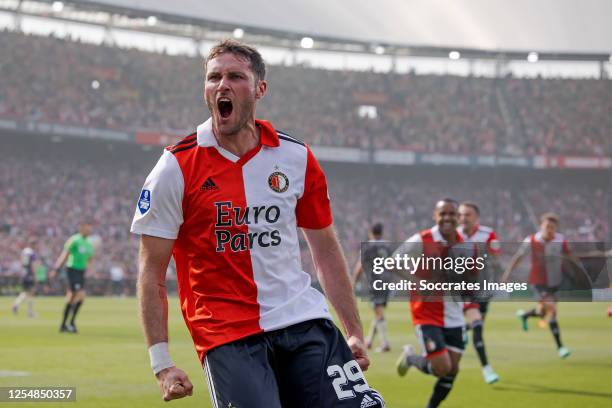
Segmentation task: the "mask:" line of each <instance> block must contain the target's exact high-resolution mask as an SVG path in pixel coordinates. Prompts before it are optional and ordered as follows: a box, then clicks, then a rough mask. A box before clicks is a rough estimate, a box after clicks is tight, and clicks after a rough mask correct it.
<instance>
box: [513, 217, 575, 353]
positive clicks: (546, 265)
mask: <svg viewBox="0 0 612 408" xmlns="http://www.w3.org/2000/svg"><path fill="white" fill-rule="evenodd" d="M558 228H559V217H558V216H557V215H556V214H554V213H545V214H543V215H542V216H541V217H540V230H539V231H538V232H537V233H535V234H531V235H529V236H528V237H526V238H525V239H524V240H523V243H522V244H521V246H520V248H519V249H518V251H517V252H516V254H514V257H513V258H512V260H511V261H510V264H509V266H508V268H507V269H506V272H505V273H504V276H503V277H502V279H501V281H502V282H507V281H508V279H509V278H510V275H511V274H512V272H513V271H514V270H515V269H516V267H517V266H518V265H519V263H520V262H521V261H522V260H523V259H524V258H525V257H527V256H530V261H531V267H530V270H529V283H530V284H532V285H533V288H534V290H535V292H536V293H537V298H538V304H537V306H536V307H535V308H534V309H532V310H529V311H523V310H519V311H518V312H517V317H518V318H519V320H520V321H521V326H522V328H523V330H524V331H528V330H529V325H528V323H527V320H528V319H529V318H530V317H539V318H542V319H543V318H547V319H548V325H549V327H550V331H551V332H552V335H553V337H554V339H555V343H556V345H557V349H558V352H559V357H561V358H566V357H567V356H569V355H570V350H569V349H568V348H567V347H564V346H563V343H562V342H561V333H560V330H559V324H558V323H557V298H556V292H557V290H558V289H559V285H561V281H562V278H563V271H562V261H563V259H564V258H566V259H569V260H572V261H573V262H575V263H576V264H578V260H577V259H574V257H572V255H571V251H570V248H569V244H568V242H567V240H566V239H565V237H564V236H563V235H562V234H560V233H559V232H557V229H558Z"/></svg>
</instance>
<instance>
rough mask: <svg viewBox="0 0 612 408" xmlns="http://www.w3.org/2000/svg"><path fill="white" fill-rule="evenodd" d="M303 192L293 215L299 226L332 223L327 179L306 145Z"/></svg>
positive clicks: (322, 226)
mask: <svg viewBox="0 0 612 408" xmlns="http://www.w3.org/2000/svg"><path fill="white" fill-rule="evenodd" d="M306 149H307V154H308V157H307V160H306V174H305V176H304V192H303V194H302V196H301V197H300V198H298V200H297V205H296V207H295V215H296V219H297V225H298V227H301V228H309V229H322V228H325V227H328V226H329V225H331V223H332V213H331V206H330V203H329V194H328V193H327V180H326V179H325V174H324V173H323V170H322V169H321V166H320V165H319V162H317V159H315V157H314V154H312V151H311V150H310V148H309V147H308V146H306Z"/></svg>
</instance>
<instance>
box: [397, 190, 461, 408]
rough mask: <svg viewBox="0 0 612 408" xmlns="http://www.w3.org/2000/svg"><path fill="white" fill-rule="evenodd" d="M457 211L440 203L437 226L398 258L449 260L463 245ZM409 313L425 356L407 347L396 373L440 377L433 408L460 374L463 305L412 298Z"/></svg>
mask: <svg viewBox="0 0 612 408" xmlns="http://www.w3.org/2000/svg"><path fill="white" fill-rule="evenodd" d="M457 210H458V203H457V202H456V201H454V200H452V199H448V198H446V199H443V200H440V201H439V202H438V203H437V204H436V206H435V209H434V213H433V219H434V221H435V223H436V225H435V226H434V227H432V228H430V229H427V230H423V231H421V232H419V233H417V234H414V235H413V236H412V237H410V238H409V239H408V240H407V241H406V242H404V243H403V244H402V245H401V246H400V248H399V249H398V250H397V251H396V252H395V254H396V255H398V254H399V255H403V254H407V255H409V256H411V257H421V256H422V257H423V258H427V257H429V258H433V257H442V258H445V257H447V256H449V250H450V249H451V248H452V247H453V246H454V245H456V244H458V243H461V242H463V240H462V238H461V235H459V233H458V232H457V230H456V229H457ZM428 272H430V271H424V270H419V271H416V273H415V275H416V276H423V277H425V276H426V275H427V273H428ZM410 310H411V312H412V324H413V325H414V326H415V328H416V334H417V337H418V339H419V344H420V348H421V352H422V353H423V355H417V354H416V353H415V350H414V348H413V347H412V346H411V345H406V346H404V351H403V352H402V354H401V355H400V357H399V359H398V361H397V371H398V374H399V375H400V376H404V375H405V374H406V372H407V371H408V369H409V368H410V367H411V366H415V367H416V368H418V369H419V370H420V371H422V372H423V373H425V374H430V375H434V376H436V377H438V381H437V382H436V384H435V386H434V389H433V393H432V395H431V398H430V400H429V403H428V405H427V407H428V408H434V407H437V406H439V405H440V403H441V402H442V401H443V400H444V399H445V398H446V396H447V395H448V394H449V393H450V391H451V389H452V387H453V382H454V381H455V377H456V376H457V373H458V372H459V361H460V360H461V355H462V353H463V349H464V347H465V344H464V341H463V331H464V326H465V320H464V319H463V302H461V301H455V300H452V299H447V298H444V299H440V300H435V299H434V300H422V299H421V298H419V296H418V295H415V294H411V298H410Z"/></svg>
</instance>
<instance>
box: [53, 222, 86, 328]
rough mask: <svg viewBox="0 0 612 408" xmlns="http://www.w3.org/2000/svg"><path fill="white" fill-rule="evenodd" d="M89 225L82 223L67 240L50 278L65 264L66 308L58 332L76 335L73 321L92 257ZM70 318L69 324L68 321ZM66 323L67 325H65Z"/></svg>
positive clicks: (83, 295) (77, 310)
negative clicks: (66, 279)
mask: <svg viewBox="0 0 612 408" xmlns="http://www.w3.org/2000/svg"><path fill="white" fill-rule="evenodd" d="M90 234H91V224H90V223H88V222H82V223H81V224H80V225H79V232H78V233H76V234H74V235H73V236H71V237H70V238H68V240H67V241H66V243H65V244H64V250H63V251H62V253H61V254H60V256H59V257H58V258H57V260H56V261H55V264H54V266H53V268H52V269H51V274H50V277H51V278H53V277H54V276H56V275H57V273H58V271H59V269H60V268H61V267H62V266H64V264H66V274H67V275H68V288H67V289H66V306H64V314H63V318H62V324H61V325H60V332H61V333H63V332H68V333H77V332H78V330H77V328H76V324H75V319H76V316H77V313H78V312H79V310H80V309H81V306H82V305H83V301H84V300H85V271H86V269H87V266H88V265H89V263H90V262H91V259H92V257H93V255H94V248H93V245H92V244H91V242H90V241H89V235H90ZM69 318H70V322H68V319H69ZM67 323H68V324H67Z"/></svg>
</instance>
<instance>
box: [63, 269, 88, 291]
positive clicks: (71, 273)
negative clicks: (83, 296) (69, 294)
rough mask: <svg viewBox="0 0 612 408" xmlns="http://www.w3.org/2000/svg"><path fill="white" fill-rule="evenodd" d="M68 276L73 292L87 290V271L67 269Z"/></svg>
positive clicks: (69, 285)
mask: <svg viewBox="0 0 612 408" xmlns="http://www.w3.org/2000/svg"><path fill="white" fill-rule="evenodd" d="M66 275H67V276H68V287H70V290H71V291H73V292H76V291H79V290H83V289H85V271H82V270H80V269H74V268H66Z"/></svg>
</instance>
